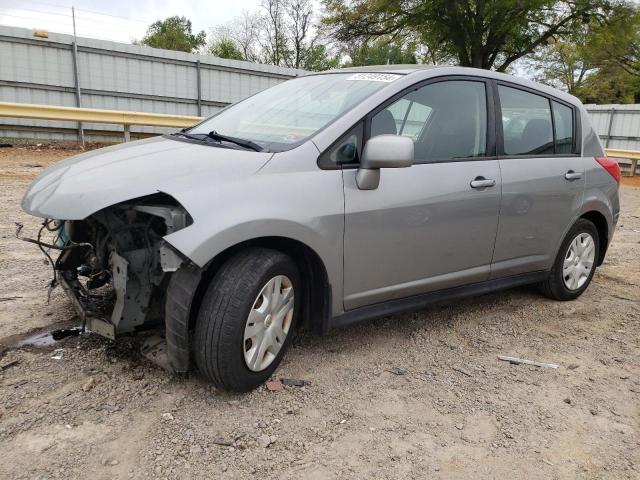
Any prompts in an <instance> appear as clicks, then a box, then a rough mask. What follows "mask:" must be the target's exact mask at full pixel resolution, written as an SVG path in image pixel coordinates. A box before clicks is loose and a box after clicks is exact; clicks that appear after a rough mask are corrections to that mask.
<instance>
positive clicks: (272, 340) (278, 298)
mask: <svg viewBox="0 0 640 480" xmlns="http://www.w3.org/2000/svg"><path fill="white" fill-rule="evenodd" d="M293 307H294V291H293V284H292V283H291V280H290V279H289V278H288V277H287V276H285V275H278V276H276V277H273V278H272V279H271V280H269V281H268V282H267V283H266V285H265V286H264V287H262V290H260V293H259V294H258V296H257V297H256V300H255V302H254V303H253V307H252V308H251V311H250V312H249V317H248V318H247V323H246V325H245V329H244V361H245V363H246V365H247V367H248V368H249V370H252V371H254V372H260V371H262V370H264V369H265V368H267V367H268V366H269V365H271V363H273V361H274V360H275V359H276V357H277V356H278V352H279V351H280V349H281V348H282V345H284V342H285V340H286V338H287V335H288V334H289V330H290V329H291V323H292V320H293Z"/></svg>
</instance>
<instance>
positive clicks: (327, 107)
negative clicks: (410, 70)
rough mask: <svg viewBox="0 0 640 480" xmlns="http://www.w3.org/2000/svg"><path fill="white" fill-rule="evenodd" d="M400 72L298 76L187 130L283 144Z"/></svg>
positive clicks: (310, 131)
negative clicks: (212, 132)
mask: <svg viewBox="0 0 640 480" xmlns="http://www.w3.org/2000/svg"><path fill="white" fill-rule="evenodd" d="M399 77H400V75H395V74H386V73H385V74H380V73H355V74H354V73H344V74H343V73H339V74H326V75H312V76H308V77H301V78H296V79H293V80H289V81H287V82H282V83H279V84H278V85H276V86H274V87H272V88H269V89H267V90H264V91H262V92H260V93H257V94H256V95H253V96H252V97H249V98H247V99H246V100H243V101H241V102H239V103H236V104H234V105H231V106H230V107H227V108H225V109H224V110H223V111H221V112H220V113H219V114H217V115H216V116H214V117H212V118H210V119H208V120H205V121H204V122H202V123H201V124H200V125H197V126H195V127H194V128H192V129H190V130H188V132H189V133H190V134H207V133H209V132H211V131H215V132H216V133H217V134H220V135H225V136H228V137H235V138H242V139H246V140H251V141H253V142H255V143H257V144H258V145H260V146H262V147H263V148H264V149H265V150H271V151H274V150H276V151H277V150H283V149H286V148H287V147H288V146H290V145H291V144H294V143H298V142H300V141H301V140H304V139H305V138H308V137H309V136H311V135H313V134H314V133H315V132H317V131H318V130H320V129H321V128H322V127H324V126H325V125H327V124H328V123H330V122H331V121H333V120H334V119H336V118H337V117H339V116H340V115H341V114H343V113H344V112H346V111H347V110H349V109H351V108H352V107H354V106H355V105H356V104H358V103H360V102H361V101H362V100H364V99H365V98H367V97H368V96H369V95H371V94H372V93H373V92H375V91H376V90H379V89H380V88H382V87H384V86H385V85H387V84H388V83H389V82H391V81H393V80H395V79H397V78H399Z"/></svg>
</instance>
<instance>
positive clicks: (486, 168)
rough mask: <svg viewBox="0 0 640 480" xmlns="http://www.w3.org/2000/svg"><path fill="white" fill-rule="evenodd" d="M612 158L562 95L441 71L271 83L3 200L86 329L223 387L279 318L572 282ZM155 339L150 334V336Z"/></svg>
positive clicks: (261, 362)
mask: <svg viewBox="0 0 640 480" xmlns="http://www.w3.org/2000/svg"><path fill="white" fill-rule="evenodd" d="M619 179H620V170H619V168H618V165H617V163H616V162H615V161H612V160H610V159H608V158H606V157H605V155H604V151H603V148H602V146H601V144H600V141H599V140H598V137H597V136H596V134H595V133H594V131H593V128H592V127H591V124H590V122H589V117H588V115H587V112H586V111H585V109H584V107H583V106H582V105H581V103H580V102H579V101H578V100H577V99H576V98H574V97H572V96H570V95H567V94H566V93H563V92H560V91H558V90H555V89H552V88H549V87H545V86H542V85H538V84H535V83H532V82H530V81H526V80H522V79H518V78H514V77H511V76H507V75H503V74H499V73H495V72H489V71H485V70H474V69H467V68H458V67H441V68H420V67H416V66H410V67H404V66H386V67H368V68H364V69H350V70H339V71H333V72H328V73H321V74H313V75H308V76H304V77H300V78H296V79H294V80H290V81H287V82H284V83H281V84H279V85H277V86H275V87H273V88H270V89H268V90H265V91H263V92H260V93H258V94H256V95H254V96H252V97H250V98H248V99H246V100H243V101H241V102H239V103H237V104H234V105H232V106H230V107H228V108H226V109H224V110H222V111H221V112H219V113H217V114H216V115H214V116H212V117H210V118H207V119H206V120H204V121H203V122H201V123H200V124H198V125H196V126H194V127H192V128H189V129H186V130H183V131H181V132H178V133H174V134H171V135H164V136H161V137H156V138H152V139H148V140H143V141H138V142H133V143H127V144H122V145H118V146H113V147H108V148H103V149H100V150H97V151H92V152H88V153H84V154H82V155H79V156H77V157H73V158H70V159H68V160H65V161H63V162H60V163H58V164H57V165H55V166H53V167H52V168H49V169H48V170H47V171H45V172H44V173H43V174H42V175H40V177H38V178H37V179H36V180H35V181H34V182H33V184H32V185H31V187H30V188H29V190H28V191H27V193H26V195H25V196H24V199H23V202H22V206H23V208H24V210H25V211H27V212H29V213H30V214H32V215H35V216H38V217H42V218H44V219H45V220H44V222H43V227H42V228H43V231H44V232H46V231H51V232H53V234H54V235H55V237H56V243H55V244H53V245H52V244H50V243H46V242H44V241H43V240H42V237H38V238H36V239H32V240H33V241H35V242H37V243H40V244H43V243H45V245H44V246H43V245H41V246H42V247H43V248H55V249H57V250H59V256H57V258H56V259H55V261H54V262H53V267H54V270H55V273H56V278H55V279H54V282H58V283H60V284H61V285H62V286H63V287H64V288H65V289H66V290H67V292H68V293H69V295H70V297H71V299H72V301H73V302H74V304H75V306H76V308H77V310H78V312H79V315H80V316H81V318H82V319H83V321H84V322H85V324H86V326H87V327H88V328H89V329H90V330H91V331H93V332H96V333H98V334H101V335H104V336H106V337H109V338H115V337H116V336H117V335H119V334H122V333H128V332H134V331H139V330H154V329H155V330H156V331H158V332H161V336H160V337H159V338H156V340H154V341H153V342H151V340H149V341H148V342H147V345H145V348H146V351H147V352H151V353H152V356H153V357H155V358H156V359H158V361H159V363H163V362H164V363H165V364H166V365H168V368H170V369H171V370H172V371H174V372H179V373H184V372H188V371H190V370H193V369H194V367H197V369H198V370H199V371H200V372H202V374H203V375H205V376H206V377H207V378H208V379H209V380H210V381H211V382H213V383H214V384H215V385H216V386H218V387H221V388H223V389H228V390H235V391H247V390H250V389H252V388H255V387H256V386H258V385H260V384H261V383H262V382H264V381H265V380H266V379H268V378H269V377H270V376H271V375H272V373H273V372H274V370H275V369H276V367H277V365H278V364H279V362H280V361H281V359H282V357H283V355H284V353H285V351H286V350H287V347H288V346H289V344H290V343H291V338H292V332H293V330H294V328H296V327H300V326H304V327H307V328H308V329H310V330H312V331H314V332H317V333H319V334H324V333H325V332H327V331H328V330H329V329H331V328H335V327H343V326H346V325H351V324H354V323H356V322H360V321H363V320H367V319H371V318H376V317H382V316H386V315H391V314H394V313H397V312H401V311H405V310H411V309H419V308H422V307H424V306H425V305H427V304H430V303H432V302H435V301H448V300H451V299H454V298H458V297H463V296H468V295H475V294H481V293H486V292H490V291H494V290H499V289H504V288H509V287H513V286H517V285H524V284H537V285H539V287H540V290H541V291H542V292H543V293H544V294H545V295H547V296H548V297H551V298H553V299H557V300H572V299H574V298H576V297H578V296H579V295H581V294H582V293H583V292H584V291H585V289H586V288H587V286H588V285H589V282H590V281H591V279H592V278H593V274H594V271H595V269H596V266H597V265H600V264H601V263H602V261H603V259H604V256H605V254H606V251H607V247H608V245H609V243H610V241H611V237H612V235H613V231H614V228H615V226H616V222H617V219H618V212H619V202H618V183H619ZM150 338H155V337H150Z"/></svg>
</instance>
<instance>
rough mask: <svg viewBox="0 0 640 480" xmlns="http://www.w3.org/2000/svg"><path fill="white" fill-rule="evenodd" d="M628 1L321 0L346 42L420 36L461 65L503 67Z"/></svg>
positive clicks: (331, 23)
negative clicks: (616, 4) (580, 23)
mask: <svg viewBox="0 0 640 480" xmlns="http://www.w3.org/2000/svg"><path fill="white" fill-rule="evenodd" d="M623 1H624V0H561V1H557V0H323V3H324V6H325V8H326V11H327V13H328V15H327V16H326V17H325V18H324V19H323V23H324V25H326V26H327V28H329V29H330V32H331V34H332V36H333V37H334V38H335V39H337V40H338V41H340V42H342V43H351V42H353V41H355V40H367V39H369V38H375V37H378V36H390V37H391V38H393V39H395V38H398V39H404V38H407V37H409V38H417V39H418V40H419V42H420V43H423V44H425V45H431V46H437V49H438V55H439V56H444V57H449V56H450V57H454V58H456V60H457V63H459V64H460V65H462V66H467V67H476V68H484V69H491V68H494V69H496V70H498V71H505V70H507V69H508V68H509V66H510V65H511V64H512V63H513V62H515V61H516V60H519V59H521V58H522V57H524V56H526V55H530V54H532V53H534V52H535V51H536V50H538V49H539V48H540V47H542V46H544V45H546V44H547V42H549V41H550V40H551V39H552V38H554V37H556V38H558V37H562V36H564V35H568V34H569V33H570V32H571V29H572V27H573V26H574V25H575V22H579V21H583V22H588V21H590V20H591V19H592V18H595V17H598V16H602V15H603V14H604V12H606V10H607V9H608V8H610V6H611V5H612V4H614V3H620V2H623Z"/></svg>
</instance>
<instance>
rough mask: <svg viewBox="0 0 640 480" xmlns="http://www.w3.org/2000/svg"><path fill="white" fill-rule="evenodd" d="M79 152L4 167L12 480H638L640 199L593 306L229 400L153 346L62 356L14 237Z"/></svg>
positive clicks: (324, 349) (435, 321)
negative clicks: (29, 199)
mask: <svg viewBox="0 0 640 480" xmlns="http://www.w3.org/2000/svg"><path fill="white" fill-rule="evenodd" d="M72 153H75V152H73V151H72V150H69V149H49V148H48V147H46V146H42V147H39V148H34V147H22V148H4V149H0V220H1V221H0V267H1V268H2V271H3V273H4V275H3V276H2V277H1V278H0V369H3V370H2V371H0V449H1V451H2V461H0V477H2V478H87V477H91V478H96V479H102V478H104V479H123V478H221V479H225V478H229V479H231V478H237V479H240V478H247V477H251V476H252V475H255V476H259V477H260V478H281V479H288V478H292V479H293V478H296V479H297V478H305V479H331V478H363V479H364V478H402V479H410V478H416V479H417V478H436V479H437V478H468V479H471V478H472V479H477V478H531V479H534V478H540V479H549V478H589V479H590V478H593V479H596V478H597V479H601V478H606V479H607V478H608V479H616V480H617V479H639V478H640V448H639V447H640V431H639V430H638V427H639V418H640V288H639V287H640V189H639V188H634V187H632V186H627V187H623V188H622V189H621V196H622V206H623V207H622V216H621V220H620V225H619V228H618V230H617V231H616V235H615V239H614V242H613V245H612V247H611V250H610V253H609V255H608V257H607V259H606V261H605V264H604V265H603V266H602V267H601V268H599V269H598V271H597V273H596V276H595V279H594V282H593V284H592V285H591V286H590V288H589V289H588V290H587V292H586V293H585V294H584V295H583V296H582V297H581V298H580V299H578V300H576V301H574V302H570V303H559V302H554V301H550V300H547V299H545V298H543V297H541V296H540V295H538V294H537V293H536V292H535V291H534V290H532V289H531V288H520V289H515V290H510V291H507V292H502V293H496V294H492V295H485V296H482V297H478V298H474V299H468V300H464V301H459V302H453V303H451V304H448V305H444V306H442V305H441V306H434V307H432V308H428V309H426V310H423V311H421V312H418V313H412V314H404V315H396V316H393V317H389V318H386V319H383V320H379V321H374V322H371V323H367V324H364V325H359V326H356V327H353V328H348V329H344V330H340V331H334V332H332V333H331V334H330V335H328V336H327V337H324V338H319V337H314V336H311V335H309V334H305V333H301V334H297V337H296V338H295V341H294V344H293V346H292V348H291V350H290V351H289V353H288V354H287V356H286V357H285V360H284V362H283V364H282V366H281V367H280V368H279V369H278V370H277V372H276V375H275V378H277V379H280V378H296V379H304V380H307V381H308V382H310V383H309V384H307V385H306V386H305V387H302V388H300V387H285V388H284V389H283V390H280V391H269V390H267V389H266V388H264V387H262V388H259V389H258V390H256V391H254V392H252V393H249V394H245V395H230V394H226V393H222V392H219V391H216V390H215V389H214V388H212V387H210V386H209V385H207V384H206V382H204V381H203V380H202V379H201V378H200V377H198V376H197V375H193V376H192V377H191V378H188V379H181V378H176V377H172V376H170V375H168V374H166V373H165V372H163V371H161V370H159V369H157V368H155V367H154V366H153V365H151V364H150V363H148V362H147V361H146V360H144V359H142V358H141V357H140V356H139V355H138V353H137V350H136V345H137V344H138V342H139V339H136V338H125V339H123V341H122V342H118V343H117V344H114V343H112V342H110V341H108V340H105V339H102V338H100V337H97V336H95V335H92V334H86V335H81V336H75V337H69V338H66V339H64V340H61V341H58V342H54V341H52V340H51V339H50V335H49V333H48V332H50V331H51V330H54V329H57V328H61V326H67V325H72V324H73V323H74V322H75V321H76V320H75V316H74V313H73V311H72V309H71V305H70V303H69V301H68V300H67V299H66V298H65V296H64V295H63V294H62V293H61V292H60V291H57V290H56V291H54V292H53V294H52V296H51V301H50V303H49V304H48V305H47V302H46V284H47V282H48V281H49V280H50V270H49V267H47V266H46V265H45V264H43V261H42V258H41V257H42V256H41V255H40V253H39V252H38V251H37V249H36V248H34V247H33V246H31V245H28V244H26V243H23V242H20V241H17V240H16V239H15V238H14V236H13V234H14V226H13V222H14V221H20V222H24V223H25V225H26V227H25V228H29V229H33V228H35V227H36V226H37V220H34V219H32V218H29V217H28V216H27V215H25V214H24V213H22V212H21V210H20V208H19V202H20V198H21V195H22V193H23V191H24V189H25V188H26V186H27V185H28V182H29V179H31V178H33V176H34V175H35V174H37V173H38V172H40V171H41V170H42V168H43V167H44V166H46V165H47V164H49V163H52V162H55V161H56V160H59V159H60V158H64V157H66V156H68V155H70V154H72ZM498 355H513V356H520V357H526V358H532V359H536V360H541V361H546V362H554V363H557V364H559V368H558V369H540V368H536V367H530V366H516V365H511V364H509V363H505V362H501V361H499V360H498V358H497V356H498ZM13 362H17V363H16V364H13Z"/></svg>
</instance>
